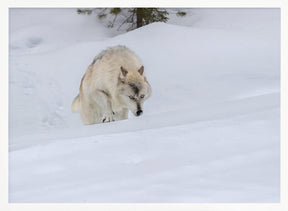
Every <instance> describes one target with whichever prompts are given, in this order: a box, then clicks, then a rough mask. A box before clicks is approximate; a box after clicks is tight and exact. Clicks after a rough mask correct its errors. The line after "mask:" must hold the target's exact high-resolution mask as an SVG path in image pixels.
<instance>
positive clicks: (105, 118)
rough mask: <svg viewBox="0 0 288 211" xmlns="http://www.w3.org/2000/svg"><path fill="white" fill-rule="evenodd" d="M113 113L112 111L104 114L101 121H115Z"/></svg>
mask: <svg viewBox="0 0 288 211" xmlns="http://www.w3.org/2000/svg"><path fill="white" fill-rule="evenodd" d="M114 114H115V113H114V112H112V113H106V114H104V116H103V118H102V122H103V123H104V122H112V121H115V118H114Z"/></svg>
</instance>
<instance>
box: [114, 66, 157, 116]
mask: <svg viewBox="0 0 288 211" xmlns="http://www.w3.org/2000/svg"><path fill="white" fill-rule="evenodd" d="M118 85H119V89H118V90H119V96H120V98H121V99H122V102H123V103H124V104H125V105H126V106H127V108H128V109H129V110H130V111H131V112H132V113H133V114H134V115H135V116H140V115H141V114H142V113H143V103H144V101H145V100H146V99H147V98H149V97H150V95H151V86H150V84H149V83H148V81H147V79H146V77H145V75H144V67H143V66H141V67H140V69H138V70H137V71H128V70H126V69H125V68H124V67H121V68H120V75H119V84H118Z"/></svg>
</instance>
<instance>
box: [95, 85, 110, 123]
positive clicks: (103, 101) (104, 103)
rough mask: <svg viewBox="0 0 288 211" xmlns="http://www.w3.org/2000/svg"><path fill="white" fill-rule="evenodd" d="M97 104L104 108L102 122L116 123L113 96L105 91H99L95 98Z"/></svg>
mask: <svg viewBox="0 0 288 211" xmlns="http://www.w3.org/2000/svg"><path fill="white" fill-rule="evenodd" d="M93 98H94V100H95V102H96V103H97V104H98V105H99V106H100V107H101V108H102V111H103V117H102V122H111V121H115V118H114V112H113V111H112V106H111V96H110V94H109V93H107V92H105V91H104V90H100V89H97V90H96V92H95V95H94V96H93Z"/></svg>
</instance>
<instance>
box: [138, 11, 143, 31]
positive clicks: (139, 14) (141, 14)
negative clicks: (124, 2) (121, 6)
mask: <svg viewBox="0 0 288 211" xmlns="http://www.w3.org/2000/svg"><path fill="white" fill-rule="evenodd" d="M142 10H143V9H142V8H136V18H137V21H136V23H137V28H140V27H142V26H143V11H142Z"/></svg>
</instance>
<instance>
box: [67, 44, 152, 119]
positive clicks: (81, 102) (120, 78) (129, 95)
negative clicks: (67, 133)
mask: <svg viewBox="0 0 288 211" xmlns="http://www.w3.org/2000/svg"><path fill="white" fill-rule="evenodd" d="M150 95H151V86H150V84H149V83H148V81H147V79H146V77H145V74H144V67H143V66H142V64H141V62H140V59H139V58H138V57H137V56H136V55H135V54H134V53H133V52H132V51H131V50H129V49H128V48H127V47H125V46H116V47H111V48H108V49H106V50H104V51H102V52H101V53H100V54H99V55H98V56H96V57H95V59H94V60H93V62H92V63H91V64H90V65H89V67H88V69H87V71H86V73H85V75H84V76H83V78H82V81H81V85H80V88H79V94H78V96H77V97H75V99H74V101H73V103H72V111H73V112H80V114H81V117H82V120H83V123H84V124H86V125H88V124H95V123H100V122H110V121H116V120H122V119H127V118H128V109H129V110H130V111H131V112H132V113H133V114H134V115H135V116H140V115H141V114H142V113H143V102H144V101H145V100H146V99H147V98H149V97H150Z"/></svg>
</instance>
